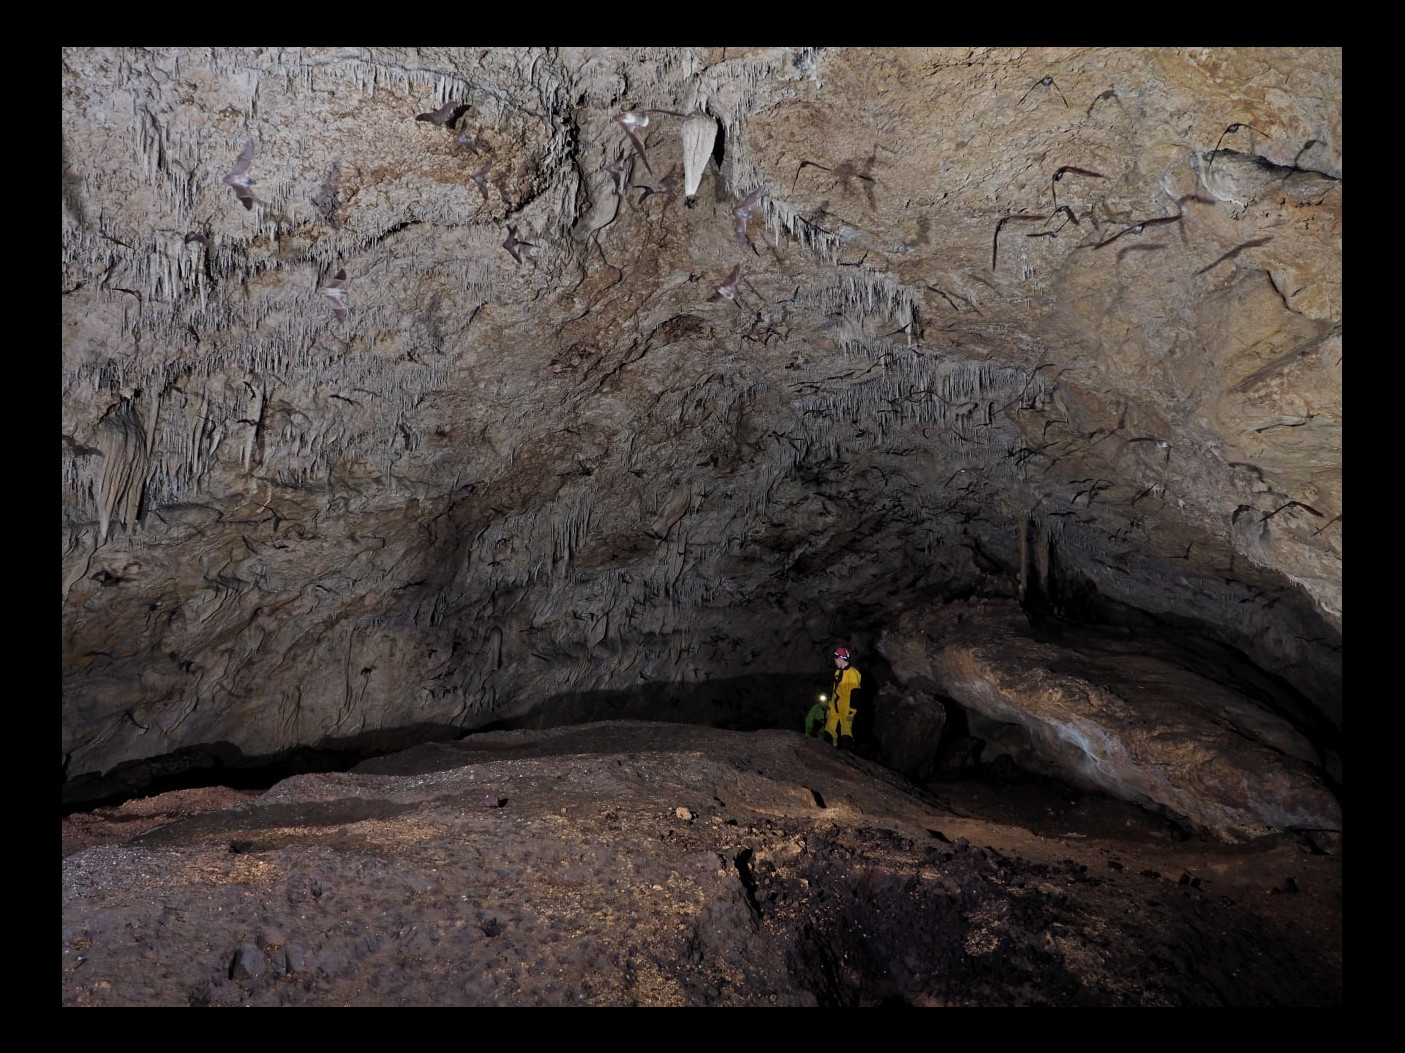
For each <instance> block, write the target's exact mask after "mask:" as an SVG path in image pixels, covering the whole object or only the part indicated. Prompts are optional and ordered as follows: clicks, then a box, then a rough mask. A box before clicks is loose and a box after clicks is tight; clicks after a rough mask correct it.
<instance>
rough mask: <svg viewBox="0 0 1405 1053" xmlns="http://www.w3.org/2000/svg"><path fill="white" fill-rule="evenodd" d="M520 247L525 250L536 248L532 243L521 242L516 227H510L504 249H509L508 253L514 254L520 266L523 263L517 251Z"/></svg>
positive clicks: (503, 245)
mask: <svg viewBox="0 0 1405 1053" xmlns="http://www.w3.org/2000/svg"><path fill="white" fill-rule="evenodd" d="M519 245H520V246H522V248H524V249H535V248H536V246H535V245H533V244H532V243H531V242H530V241H521V240H519V239H518V237H517V228H516V227H508V228H507V240H506V241H504V242H503V243H502V247H503V248H505V249H507V251H508V252H510V253H512V258H513V259H514V260H516V261H517V262H518V263H519V264H520V263H521V262H522V256H521V254H520V253H518V251H517V247H518V246H519Z"/></svg>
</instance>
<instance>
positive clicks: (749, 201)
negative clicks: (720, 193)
mask: <svg viewBox="0 0 1405 1053" xmlns="http://www.w3.org/2000/svg"><path fill="white" fill-rule="evenodd" d="M765 192H766V187H765V185H764V184H763V185H762V186H759V187H757V188H756V189H755V190H753V191H752V192H751V193H750V194H748V195H747V196H746V197H745V198H744V199H743V200H742V203H741V204H740V205H738V206H737V207H736V208H734V209H732V217H733V218H734V219H735V220H736V224H737V227H736V229H737V244H738V245H751V239H750V238H748V237H747V236H746V224H747V222H748V221H749V220H750V219H751V213H752V210H753V209H755V208H756V205H757V203H758V202H759V201H760V200H761V195H762V194H764V193H765ZM751 248H752V251H753V252H756V254H757V255H758V256H759V255H760V252H759V251H758V250H757V248H756V246H755V245H751Z"/></svg>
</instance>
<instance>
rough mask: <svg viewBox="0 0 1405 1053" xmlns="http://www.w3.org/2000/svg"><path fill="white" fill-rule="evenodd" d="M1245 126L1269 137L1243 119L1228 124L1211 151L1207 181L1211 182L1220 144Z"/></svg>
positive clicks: (1206, 167) (1206, 169) (1206, 173)
mask: <svg viewBox="0 0 1405 1053" xmlns="http://www.w3.org/2000/svg"><path fill="white" fill-rule="evenodd" d="M1244 128H1247V129H1249V131H1251V132H1255V133H1256V134H1258V135H1263V137H1264V138H1265V139H1267V138H1268V136H1267V135H1265V134H1264V133H1263V132H1261V131H1259V130H1258V129H1257V128H1255V127H1254V126H1253V125H1252V124H1245V123H1244V122H1243V121H1235V122H1234V123H1233V124H1231V125H1227V126H1226V127H1225V130H1224V131H1222V132H1220V138H1219V142H1217V143H1215V148H1214V149H1213V150H1211V151H1210V163H1209V164H1208V165H1206V166H1205V180H1206V182H1209V180H1210V169H1212V168H1214V167H1215V158H1216V156H1218V154H1219V152H1220V144H1221V143H1223V142H1224V137H1225V136H1226V135H1233V134H1235V133H1236V132H1238V131H1240V130H1241V129H1244Z"/></svg>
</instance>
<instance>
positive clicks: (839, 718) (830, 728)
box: [824, 647, 862, 749]
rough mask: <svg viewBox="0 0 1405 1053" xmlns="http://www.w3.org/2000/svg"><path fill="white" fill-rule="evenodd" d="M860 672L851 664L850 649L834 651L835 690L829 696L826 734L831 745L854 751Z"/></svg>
mask: <svg viewBox="0 0 1405 1053" xmlns="http://www.w3.org/2000/svg"><path fill="white" fill-rule="evenodd" d="M861 679H862V678H861V677H860V675H859V671H858V670H857V669H855V668H854V667H853V666H851V665H850V664H849V649H848V648H847V647H836V648H835V649H834V690H833V691H832V692H831V693H830V696H829V712H828V714H826V716H825V720H824V733H825V734H826V735H828V736H829V741H830V745H832V746H843V747H844V748H846V749H853V746H854V716H855V714H857V713H858V710H856V709H855V708H854V700H853V693H854V692H855V691H857V690H859V684H860V681H861Z"/></svg>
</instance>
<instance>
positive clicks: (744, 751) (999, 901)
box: [62, 721, 1342, 1006]
mask: <svg viewBox="0 0 1405 1053" xmlns="http://www.w3.org/2000/svg"><path fill="white" fill-rule="evenodd" d="M206 809H215V810H206ZM64 825H65V844H64V859H63V911H62V918H63V931H62V961H63V968H62V973H63V976H62V988H63V995H62V998H63V1004H64V1005H69V1006H82V1005H132V1006H147V1005H153V1006H154V1005H1340V1004H1341V1002H1342V945H1341V865H1342V854H1341V835H1340V833H1320V832H1319V833H1316V834H1310V833H1304V832H1298V833H1283V834H1277V835H1273V836H1270V837H1265V838H1259V839H1256V840H1253V841H1250V842H1248V843H1245V844H1238V845H1228V844H1224V843H1221V842H1218V841H1212V840H1206V839H1202V838H1199V837H1196V836H1194V835H1192V834H1190V833H1188V832H1187V831H1186V830H1185V829H1184V828H1182V827H1180V826H1178V825H1176V824H1174V823H1172V822H1171V821H1169V820H1168V819H1166V818H1164V817H1162V816H1158V815H1156V814H1154V813H1152V812H1148V811H1145V810H1143V809H1141V808H1139V807H1137V806H1135V805H1133V804H1130V803H1127V802H1123V801H1118V800H1115V799H1113V798H1111V797H1108V796H1106V795H1102V794H1098V793H1090V792H1085V791H1082V790H1079V789H1076V788H1074V787H1072V786H1069V785H1067V784H1064V783H1059V782H1057V781H1053V780H1049V779H1044V778H1041V777H1038V776H1034V775H1029V774H1021V773H1019V772H1018V771H1014V772H1010V771H1007V772H1006V777H1005V778H1003V779H1002V778H997V777H995V774H994V771H993V766H991V765H984V766H982V765H980V764H975V765H973V766H968V767H967V769H966V771H965V772H964V773H963V774H962V775H961V777H959V778H955V777H952V776H951V775H950V774H949V773H939V774H938V776H937V777H936V779H935V780H934V781H930V782H928V783H927V784H926V785H925V786H917V785H915V784H913V783H909V782H907V781H906V780H905V779H903V778H902V777H901V776H898V775H896V774H895V773H894V772H892V771H890V770H889V769H887V768H884V767H882V766H880V765H878V764H875V763H873V762H871V761H870V760H867V759H865V758H864V757H863V756H859V755H856V754H852V753H847V752H842V751H837V750H835V749H833V748H831V747H829V746H827V745H823V744H821V743H819V742H817V741H815V740H809V739H806V738H804V737H803V736H802V735H801V734H799V733H798V732H789V731H776V730H767V731H756V732H737V731H725V730H719V729H713V728H703V727H696V726H686V725H677V724H647V723H640V722H635V721H610V722H605V723H599V724H589V725H581V726H578V727H570V728H556V729H551V730H547V731H526V730H518V731H502V732H489V733H484V734H480V735H472V736H469V737H467V738H465V739H462V740H461V741H459V742H456V743H452V744H425V745H421V746H417V747H414V748H412V749H409V750H406V751H404V752H401V753H399V754H394V755H390V756H386V757H381V758H377V759H374V760H370V761H367V762H364V763H363V764H361V765H359V766H358V767H357V768H356V769H355V770H353V771H350V772H344V773H329V774H307V775H299V776H296V777H294V778H291V779H287V780H284V781H283V782H280V783H279V784H278V785H276V786H274V787H272V788H271V789H269V790H268V791H267V792H264V793H261V794H258V795H254V794H251V793H249V792H247V791H244V792H239V791H232V790H227V789H226V790H217V789H207V790H201V791H194V790H192V791H183V793H182V794H180V795H177V794H166V795H162V796H161V797H156V798H151V799H148V800H145V801H131V802H128V803H127V804H124V805H122V806H121V807H120V808H110V809H104V810H102V811H101V812H100V813H87V814H83V813H80V814H75V815H72V816H69V817H68V818H66V819H65V821H64Z"/></svg>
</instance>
